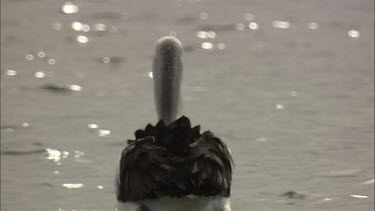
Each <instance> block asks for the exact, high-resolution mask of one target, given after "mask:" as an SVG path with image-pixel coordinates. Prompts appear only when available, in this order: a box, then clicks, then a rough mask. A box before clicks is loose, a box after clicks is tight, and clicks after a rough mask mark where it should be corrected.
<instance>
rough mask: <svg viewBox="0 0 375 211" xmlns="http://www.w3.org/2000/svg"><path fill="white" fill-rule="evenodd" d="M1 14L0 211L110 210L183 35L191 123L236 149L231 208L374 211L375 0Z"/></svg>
mask: <svg viewBox="0 0 375 211" xmlns="http://www.w3.org/2000/svg"><path fill="white" fill-rule="evenodd" d="M64 5H65V6H64ZM1 10H2V11H1V20H2V24H1V29H2V33H1V42H2V45H1V50H2V54H1V62H2V64H1V82H2V83H1V90H2V91H1V106H2V109H1V210H9V211H12V210H15V211H18V210H38V211H44V210H46V211H47V210H70V211H71V210H90V211H92V210H111V209H112V208H113V207H114V205H115V193H114V189H113V184H114V179H113V175H114V169H115V162H116V161H117V157H118V156H119V153H120V152H121V151H122V148H123V147H124V145H125V143H126V139H128V138H133V132H134V131H135V130H136V129H138V128H140V127H144V126H145V125H146V124H147V123H149V122H152V123H155V122H156V111H155V108H154V103H153V93H152V87H153V86H152V74H151V75H150V73H152V69H151V68H152V56H153V52H154V46H155V43H156V41H157V39H158V38H159V37H161V36H164V35H168V34H170V33H172V32H173V34H174V35H176V36H177V37H178V38H179V39H180V40H181V41H182V43H183V44H184V50H185V53H184V57H183V60H184V71H185V72H184V81H183V101H184V104H183V111H184V112H183V113H184V114H185V115H187V116H189V117H190V119H191V120H192V123H193V124H201V125H202V128H203V129H210V130H212V131H213V132H215V133H216V134H217V135H218V136H220V137H221V138H222V139H224V140H225V141H226V143H227V144H228V145H229V146H230V148H231V151H232V152H233V155H234V160H235V163H236V167H235V172H234V179H233V189H232V208H233V210H244V211H246V210H258V211H259V210H260V211H261V210H267V211H269V210H275V211H276V210H277V211H279V210H285V211H287V210H293V211H294V210H304V211H305V210H314V211H315V210H348V211H351V210H373V206H374V189H373V188H374V182H373V181H374V173H373V172H374V162H373V157H374V131H373V126H374V120H373V115H374V109H373V107H374V101H373V100H374V90H373V86H374V80H373V78H374V60H373V57H374V50H373V46H374V40H373V37H374V30H373V25H374V13H373V2H370V1H365V0H361V1H349V0H345V1H342V0H340V1H338V0H337V1H323V0H322V1H294V0H290V1H289V0H283V1H260V0H256V1H223V0H217V1H202V0H200V1H199V0H190V1H189V0H183V1H182V0H179V1H167V0H158V1H153V2H152V3H151V1H145V0H141V1H136V2H135V1H134V2H126V1H115V0H108V1H105V2H103V1H92V2H83V1H78V2H72V3H67V2H52V1H51V2H49V1H43V0H34V1H23V0H19V1H10V0H8V1H4V2H2V8H1ZM64 11H65V12H64ZM72 23H81V24H82V25H81V28H79V29H80V30H75V29H74V28H72ZM275 23H276V24H275ZM280 24H281V25H280ZM83 25H85V30H83ZM87 26H88V27H87ZM275 26H278V27H275ZM286 26H287V27H286ZM280 27H281V28H280ZM75 28H76V29H78V28H77V24H75ZM87 29H89V30H87ZM198 35H199V36H198ZM25 123H26V124H25Z"/></svg>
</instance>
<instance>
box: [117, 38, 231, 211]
mask: <svg viewBox="0 0 375 211" xmlns="http://www.w3.org/2000/svg"><path fill="white" fill-rule="evenodd" d="M181 57H182V45H181V42H180V41H179V40H178V39H177V38H175V37H171V36H166V37H162V38H161V39H160V40H159V41H158V43H157V46H156V52H155V57H154V63H153V80H154V95H155V104H156V111H157V114H158V119H159V121H158V122H157V124H156V125H155V126H153V125H151V124H148V125H147V126H146V127H145V129H140V130H137V131H136V132H135V139H134V140H128V145H127V146H126V147H125V149H124V150H123V151H122V153H121V155H120V159H119V163H118V170H117V178H116V195H117V201H118V204H117V210H119V211H231V207H230V200H229V197H230V190H231V181H232V168H233V161H232V157H231V153H230V150H229V148H228V147H227V146H226V145H225V143H224V142H223V141H222V140H221V139H220V138H218V137H216V136H215V135H214V134H213V133H212V132H210V131H205V132H203V133H201V132H200V126H199V125H198V126H194V127H192V126H191V124H190V120H189V118H188V117H186V116H181V117H178V115H179V113H180V112H181V111H180V110H181V104H182V103H181V82H182V60H181Z"/></svg>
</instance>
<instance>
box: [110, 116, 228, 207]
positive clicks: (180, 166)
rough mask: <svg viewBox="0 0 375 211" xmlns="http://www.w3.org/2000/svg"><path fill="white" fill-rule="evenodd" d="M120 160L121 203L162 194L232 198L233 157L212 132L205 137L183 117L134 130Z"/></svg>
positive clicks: (118, 189)
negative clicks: (133, 137) (133, 138)
mask: <svg viewBox="0 0 375 211" xmlns="http://www.w3.org/2000/svg"><path fill="white" fill-rule="evenodd" d="M135 137H136V139H135V140H129V141H128V146H127V147H126V148H125V149H124V150H123V152H122V154H121V159H120V169H119V180H118V181H117V183H118V184H117V199H118V200H119V201H121V202H127V201H139V200H143V199H154V198H160V197H163V196H169V197H183V196H187V195H195V196H224V197H229V195H230V186H231V179H232V158H231V155H230V152H229V150H228V148H227V146H226V145H225V144H224V143H223V142H222V141H221V140H220V139H219V138H218V137H216V136H214V135H213V134H212V133H211V132H210V131H206V132H204V133H202V134H201V133H200V126H195V127H193V128H192V127H191V125H190V120H189V119H188V118H187V117H185V116H182V117H181V118H179V119H177V120H175V121H174V122H172V123H171V124H169V125H166V124H165V123H164V122H163V121H162V120H160V121H159V122H158V123H157V124H156V125H155V126H152V125H151V124H149V125H147V126H146V128H145V129H144V130H137V131H136V132H135Z"/></svg>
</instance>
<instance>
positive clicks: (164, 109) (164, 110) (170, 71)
mask: <svg viewBox="0 0 375 211" xmlns="http://www.w3.org/2000/svg"><path fill="white" fill-rule="evenodd" d="M181 55H182V45H181V42H180V41H179V40H178V39H176V38H174V37H163V38H161V39H160V40H159V41H158V44H157V46H156V53H155V58H154V63H153V77H154V94H155V104H156V110H157V114H158V118H159V119H162V120H163V121H164V122H165V123H166V124H169V123H170V122H172V121H174V120H176V119H177V115H178V113H179V110H180V107H181V81H182V61H181Z"/></svg>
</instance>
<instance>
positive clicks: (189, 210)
mask: <svg viewBox="0 0 375 211" xmlns="http://www.w3.org/2000/svg"><path fill="white" fill-rule="evenodd" d="M117 209H118V210H120V211H122V210H124V211H167V210H168V211H172V210H174V211H231V208H230V202H229V199H228V198H226V197H207V198H190V197H184V198H178V199H176V198H171V197H163V198H160V199H157V200H143V201H142V202H127V203H119V204H118V206H117Z"/></svg>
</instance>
